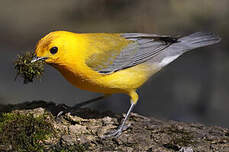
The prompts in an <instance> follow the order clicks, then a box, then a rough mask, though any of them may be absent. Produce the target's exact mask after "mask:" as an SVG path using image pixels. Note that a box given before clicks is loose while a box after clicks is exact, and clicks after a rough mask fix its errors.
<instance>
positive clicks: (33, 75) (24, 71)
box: [14, 52, 45, 84]
mask: <svg viewBox="0 0 229 152" xmlns="http://www.w3.org/2000/svg"><path fill="white" fill-rule="evenodd" d="M34 57H35V54H34V53H32V52H26V53H25V54H23V55H18V56H17V59H16V61H15V62H14V68H15V69H16V71H17V75H16V78H15V80H16V79H17V77H18V76H20V77H22V78H23V79H24V84H26V83H29V82H33V80H34V79H40V78H41V76H42V74H43V73H44V64H45V62H44V61H43V60H38V61H36V62H31V61H32V60H33V58H34Z"/></svg>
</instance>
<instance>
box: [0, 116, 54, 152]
mask: <svg viewBox="0 0 229 152" xmlns="http://www.w3.org/2000/svg"><path fill="white" fill-rule="evenodd" d="M53 133H54V129H53V127H52V125H51V124H50V123H49V122H47V121H45V115H41V116H38V117H34V116H33V115H32V114H27V115H26V114H20V113H3V114H2V115H1V117H0V145H6V146H7V147H0V151H1V148H3V149H2V150H6V149H5V148H8V150H14V151H21V152H23V151H42V149H43V144H42V143H43V141H44V140H46V139H48V138H49V137H51V136H52V135H53Z"/></svg>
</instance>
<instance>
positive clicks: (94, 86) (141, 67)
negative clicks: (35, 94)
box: [31, 31, 221, 137]
mask: <svg viewBox="0 0 229 152" xmlns="http://www.w3.org/2000/svg"><path fill="white" fill-rule="evenodd" d="M220 40H221V38H220V37H219V36H218V35H217V34H214V33H211V32H196V33H193V34H190V35H187V36H170V35H157V34H147V33H74V32H69V31H53V32H50V33H48V34H47V35H45V36H44V37H43V38H41V39H40V40H39V41H38V43H37V45H36V48H35V56H34V58H33V60H32V61H31V62H36V61H38V60H44V61H45V62H46V63H47V64H49V65H51V66H53V67H54V68H56V69H57V70H58V71H59V72H60V73H61V74H62V75H63V76H64V77H65V79H67V80H68V81H69V82H70V83H71V84H72V85H74V86H75V87H78V88H80V89H84V90H88V91H92V92H97V93H103V94H104V95H111V94H116V93H121V94H127V95H128V96H129V97H130V107H129V109H128V111H127V114H126V115H125V117H124V120H123V121H122V122H121V123H120V125H119V127H118V128H117V129H116V130H115V131H113V132H111V133H109V134H108V135H106V136H105V137H113V136H115V137H118V136H120V135H121V133H122V132H123V130H124V129H125V128H126V126H125V123H126V121H127V119H128V117H129V115H130V113H131V112H132V110H133V108H134V106H135V105H136V103H137V102H138V94H137V92H136V90H137V89H138V88H139V87H141V86H142V85H143V84H144V83H145V82H146V81H147V80H148V79H149V78H150V77H151V76H153V75H154V74H155V73H157V72H158V71H160V70H161V69H162V68H163V67H165V66H167V65H168V64H169V63H171V62H172V61H174V60H175V59H177V58H178V57H180V56H181V55H182V54H184V53H186V52H188V51H190V50H193V49H196V48H199V47H204V46H208V45H213V44H216V43H218V42H220Z"/></svg>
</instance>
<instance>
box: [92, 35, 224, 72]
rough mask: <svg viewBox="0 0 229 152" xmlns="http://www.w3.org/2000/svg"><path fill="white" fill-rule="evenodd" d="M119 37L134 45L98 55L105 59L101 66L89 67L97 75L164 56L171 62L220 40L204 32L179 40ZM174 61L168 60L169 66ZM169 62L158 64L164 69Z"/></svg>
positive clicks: (173, 38) (174, 38) (164, 37)
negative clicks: (185, 53) (186, 53)
mask: <svg viewBox="0 0 229 152" xmlns="http://www.w3.org/2000/svg"><path fill="white" fill-rule="evenodd" d="M121 36H122V37H124V38H125V39H128V40H131V41H133V43H130V44H129V45H128V46H127V47H125V48H124V49H123V50H121V52H120V53H118V54H117V53H116V54H115V53H113V52H117V51H115V50H113V51H110V52H111V55H107V54H106V55H101V56H106V60H104V62H102V63H100V64H91V65H92V66H91V68H92V69H94V70H95V71H97V72H99V73H103V74H110V73H113V72H116V71H119V70H122V69H126V68H130V67H133V66H135V65H138V64H141V63H144V62H147V61H149V62H151V63H159V64H160V63H161V62H162V61H163V59H165V58H167V57H168V58H170V57H171V58H170V59H172V58H173V57H175V58H176V57H178V56H179V55H181V54H183V53H184V52H186V51H189V50H192V49H195V48H198V47H204V46H208V45H212V44H215V43H218V42H219V41H220V37H219V36H217V35H215V34H213V33H204V32H197V33H194V34H191V35H188V36H185V37H180V38H178V37H171V36H166V35H155V34H143V33H125V34H121ZM101 56H100V55H99V58H98V60H100V61H101ZM107 56H110V57H107ZM107 58H108V59H107ZM175 58H173V60H174V59H175ZM95 60H96V59H95ZM173 60H169V62H168V63H170V62H172V61H173ZM91 61H92V63H96V62H93V59H91ZM168 63H166V64H161V65H163V66H165V65H167V64H168Z"/></svg>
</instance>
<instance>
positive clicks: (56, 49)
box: [49, 46, 58, 54]
mask: <svg viewBox="0 0 229 152" xmlns="http://www.w3.org/2000/svg"><path fill="white" fill-rule="evenodd" d="M49 51H50V53H52V54H56V53H57V51H58V47H56V46H54V47H52V48H51V49H50V50H49Z"/></svg>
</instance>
